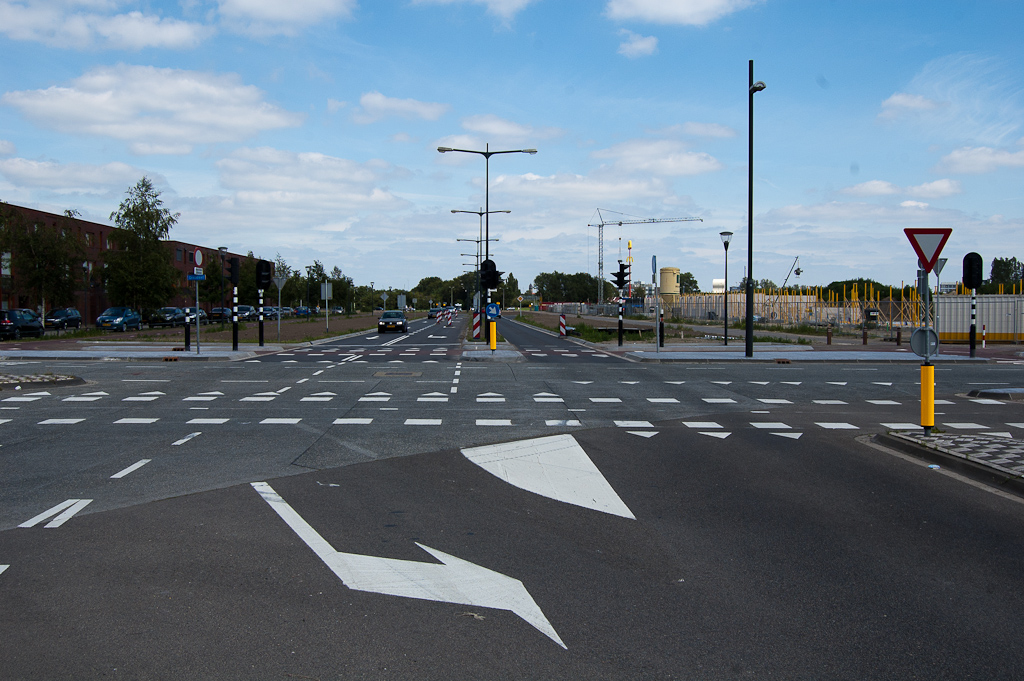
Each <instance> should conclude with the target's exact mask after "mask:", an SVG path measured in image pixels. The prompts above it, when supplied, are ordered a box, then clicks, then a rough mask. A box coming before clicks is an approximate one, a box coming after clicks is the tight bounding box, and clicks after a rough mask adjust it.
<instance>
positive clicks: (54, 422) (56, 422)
mask: <svg viewBox="0 0 1024 681" xmlns="http://www.w3.org/2000/svg"><path fill="white" fill-rule="evenodd" d="M84 420H85V419H45V420H43V421H40V422H39V423H37V424H36V425H39V426H71V425H74V424H76V423H81V422H82V421H84Z"/></svg>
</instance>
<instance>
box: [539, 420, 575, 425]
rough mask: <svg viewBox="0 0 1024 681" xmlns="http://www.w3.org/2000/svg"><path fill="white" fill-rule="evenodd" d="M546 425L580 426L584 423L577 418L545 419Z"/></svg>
mask: <svg viewBox="0 0 1024 681" xmlns="http://www.w3.org/2000/svg"><path fill="white" fill-rule="evenodd" d="M544 425H545V426H579V425H582V424H581V423H580V422H579V421H577V420H575V419H565V420H560V419H547V420H546V421H544Z"/></svg>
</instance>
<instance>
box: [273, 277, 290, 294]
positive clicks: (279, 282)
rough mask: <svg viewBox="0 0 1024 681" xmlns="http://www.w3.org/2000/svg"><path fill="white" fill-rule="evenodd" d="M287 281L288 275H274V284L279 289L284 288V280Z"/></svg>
mask: <svg viewBox="0 0 1024 681" xmlns="http://www.w3.org/2000/svg"><path fill="white" fill-rule="evenodd" d="M287 281H288V277H274V286H276V287H277V290H278V291H280V290H281V289H283V288H284V285H285V282H287Z"/></svg>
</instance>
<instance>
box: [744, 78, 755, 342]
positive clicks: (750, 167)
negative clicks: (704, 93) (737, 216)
mask: <svg viewBox="0 0 1024 681" xmlns="http://www.w3.org/2000/svg"><path fill="white" fill-rule="evenodd" d="M747 92H748V95H749V99H750V106H749V114H750V118H749V138H748V143H747V311H746V326H747V329H746V335H745V342H746V356H747V357H753V356H754V60H753V59H751V60H750V86H749V88H748V90H747Z"/></svg>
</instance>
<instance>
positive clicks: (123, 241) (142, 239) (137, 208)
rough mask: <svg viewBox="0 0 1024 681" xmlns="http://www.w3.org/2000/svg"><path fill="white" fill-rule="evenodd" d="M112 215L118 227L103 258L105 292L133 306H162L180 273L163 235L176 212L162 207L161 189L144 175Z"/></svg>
mask: <svg viewBox="0 0 1024 681" xmlns="http://www.w3.org/2000/svg"><path fill="white" fill-rule="evenodd" d="M127 194H128V196H127V198H125V199H124V200H123V201H121V205H120V206H119V207H118V209H117V210H116V211H114V212H113V213H111V214H110V219H111V220H113V222H114V224H115V226H117V227H118V229H116V230H114V231H113V232H112V233H111V235H110V240H111V241H112V242H113V243H114V245H115V246H116V250H114V251H112V252H109V253H108V254H107V256H106V258H105V261H104V264H105V267H106V283H107V292H108V294H109V295H110V300H111V302H113V303H114V304H115V305H127V306H130V307H133V308H136V309H144V308H154V307H161V306H162V305H164V304H166V303H167V301H168V300H170V299H171V298H172V297H174V294H175V292H176V290H177V287H178V282H179V281H180V273H179V272H178V270H177V269H175V267H174V264H173V262H172V260H171V259H172V257H173V256H172V254H171V251H170V249H169V248H167V245H166V244H165V243H164V240H165V239H167V237H168V235H169V234H170V231H171V227H173V226H174V224H175V223H176V222H177V221H178V217H179V216H180V213H173V214H172V213H171V212H170V211H169V210H167V209H166V208H164V207H163V201H161V200H160V192H158V191H157V190H156V189H155V188H154V187H153V183H152V182H151V181H150V179H149V178H148V177H143V178H142V179H141V180H139V181H138V183H136V184H135V186H134V187H131V188H129V189H128V191H127Z"/></svg>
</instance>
